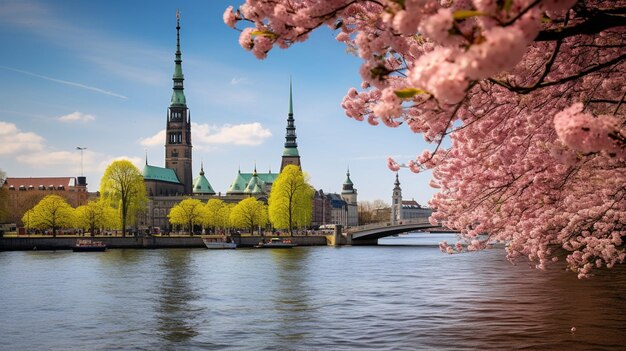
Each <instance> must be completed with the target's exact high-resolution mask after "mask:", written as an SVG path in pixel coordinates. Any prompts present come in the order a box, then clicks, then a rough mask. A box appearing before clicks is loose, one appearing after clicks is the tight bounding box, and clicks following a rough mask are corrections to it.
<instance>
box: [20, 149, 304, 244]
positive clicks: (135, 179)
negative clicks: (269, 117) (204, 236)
mask: <svg viewBox="0 0 626 351" xmlns="http://www.w3.org/2000/svg"><path fill="white" fill-rule="evenodd" d="M313 193H314V190H313V187H311V186H310V185H309V184H308V181H307V179H306V177H305V175H304V174H303V173H302V171H301V170H300V168H299V167H297V166H292V165H290V166H287V167H285V168H284V169H283V171H282V172H281V173H280V175H279V176H278V177H277V179H276V181H275V182H274V184H273V186H272V190H271V192H270V196H269V199H268V205H265V203H264V202H263V201H260V200H257V199H256V198H254V197H250V198H246V199H243V200H241V201H240V202H239V203H237V204H227V203H225V202H224V201H222V200H219V199H210V200H209V201H208V202H207V203H202V202H201V201H200V200H198V199H193V198H188V199H185V200H183V201H181V202H179V203H178V204H177V205H176V206H174V207H173V208H172V210H171V211H170V213H169V214H168V218H169V220H170V223H172V224H173V225H179V226H182V227H184V228H186V229H188V230H189V232H193V228H194V226H202V227H204V228H208V229H209V230H213V231H216V230H220V229H231V228H242V229H249V230H250V232H251V233H252V232H254V229H255V228H264V227H266V226H267V225H268V224H269V223H271V225H272V227H273V228H277V229H286V230H288V231H289V233H290V234H292V232H293V229H294V228H297V227H305V226H308V225H310V224H311V219H312V199H313ZM146 202H147V197H146V189H145V186H144V183H143V177H142V175H141V173H140V172H139V170H138V169H137V167H135V166H134V165H133V164H132V163H131V162H129V161H127V160H119V161H114V162H113V163H111V164H110V165H109V166H108V167H107V169H106V171H105V173H104V175H103V177H102V180H101V182H100V198H99V199H97V200H93V201H89V202H88V203H87V204H86V205H82V206H79V207H77V208H73V207H72V206H70V205H69V204H68V203H67V202H66V201H65V199H64V198H63V197H61V196H58V195H48V196H46V197H44V198H43V199H42V200H41V201H40V202H39V203H37V205H35V206H34V207H33V208H31V209H29V210H28V211H26V213H25V214H24V215H23V217H22V222H23V223H24V225H25V226H26V228H27V229H45V230H48V229H50V230H51V231H52V234H53V236H56V234H57V230H58V229H59V228H78V229H82V230H84V231H89V232H90V233H92V234H93V233H95V231H96V229H122V233H123V235H126V228H127V226H128V225H129V224H132V223H133V222H134V220H135V219H136V216H137V215H138V214H139V213H141V212H143V211H144V210H145V204H146Z"/></svg>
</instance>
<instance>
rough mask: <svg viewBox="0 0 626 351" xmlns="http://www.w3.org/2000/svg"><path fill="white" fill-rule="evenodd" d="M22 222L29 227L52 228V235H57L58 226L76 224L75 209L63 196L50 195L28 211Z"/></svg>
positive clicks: (63, 226) (65, 226) (64, 226)
mask: <svg viewBox="0 0 626 351" xmlns="http://www.w3.org/2000/svg"><path fill="white" fill-rule="evenodd" d="M22 222H24V223H25V224H26V226H27V227H28V228H38V229H52V235H53V236H56V235H57V229H58V228H67V227H73V226H74V209H73V208H72V206H70V205H69V204H68V203H67V202H66V201H65V199H64V198H62V197H61V196H59V195H48V196H46V197H44V198H43V199H41V201H39V203H38V204H37V205H35V207H33V208H32V209H31V210H28V211H26V213H25V214H24V216H23V217H22Z"/></svg>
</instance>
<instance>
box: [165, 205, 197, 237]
mask: <svg viewBox="0 0 626 351" xmlns="http://www.w3.org/2000/svg"><path fill="white" fill-rule="evenodd" d="M205 217H206V207H205V206H204V205H203V204H202V202H201V201H200V200H198V199H192V198H187V199H184V200H183V201H181V202H179V203H177V204H176V206H174V207H172V209H171V210H170V213H169V214H168V215H167V218H169V219H170V223H172V224H174V225H181V226H183V227H185V228H187V229H188V230H189V233H191V235H193V226H194V225H196V224H201V223H202V219H203V218H205Z"/></svg>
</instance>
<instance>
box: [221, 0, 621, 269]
mask: <svg viewBox="0 0 626 351" xmlns="http://www.w3.org/2000/svg"><path fill="white" fill-rule="evenodd" d="M625 15H626V6H625V5H624V1H615V2H613V1H600V0H598V1H595V0H594V1H591V0H585V1H583V0H558V1H557V0H536V1H527V0H505V1H466V0H448V1H440V0H420V1H395V0H385V1H368V0H355V1H349V2H347V1H340V0H328V1H317V0H302V1H298V2H293V1H291V0H276V1H274V2H272V4H271V6H268V4H267V3H266V2H264V1H253V0H247V1H246V4H245V6H242V7H241V8H240V9H239V10H237V11H233V8H232V7H229V8H228V9H227V10H226V12H225V13H224V22H225V23H226V24H227V25H229V26H231V27H234V26H235V25H237V24H240V25H248V24H249V25H251V26H254V27H248V28H241V35H240V37H239V43H240V44H241V45H242V46H243V47H244V48H245V49H246V50H251V51H252V52H253V53H254V55H255V56H257V57H258V58H264V57H265V56H266V55H267V53H268V51H269V50H270V49H271V48H272V47H273V46H279V47H281V48H286V47H289V46H291V45H293V44H294V43H297V42H301V41H304V40H306V39H307V38H308V36H309V33H310V32H312V31H313V30H315V29H317V28H319V27H321V26H326V25H328V26H330V27H332V28H333V29H334V30H336V31H337V36H336V39H337V40H338V41H340V42H343V43H345V44H346V45H347V46H348V49H349V51H350V52H352V53H355V54H357V55H358V56H359V57H360V58H361V59H362V60H363V65H362V66H361V69H360V74H361V77H362V79H363V82H362V84H361V88H360V89H359V90H357V89H355V88H352V89H350V90H349V91H348V93H347V95H346V97H345V98H344V99H343V102H342V107H343V108H344V109H345V111H346V114H347V115H348V116H349V117H352V118H354V119H356V120H359V121H362V120H367V121H368V122H369V123H370V124H372V125H377V124H379V123H380V122H382V123H383V124H384V125H386V126H388V127H394V128H395V127H399V126H400V125H404V126H407V127H408V128H409V129H410V130H411V131H412V132H415V133H421V134H423V136H424V138H425V140H426V141H427V142H429V143H432V144H433V146H432V148H430V150H425V151H423V152H421V153H419V154H418V155H417V156H416V158H415V159H413V160H410V161H409V162H408V163H407V164H406V165H402V164H400V163H397V162H396V161H395V160H393V159H391V158H390V159H389V160H388V165H389V168H391V169H392V170H397V169H398V168H399V167H401V166H406V167H408V168H410V169H411V170H412V171H414V172H419V171H422V170H424V169H431V170H432V171H433V172H432V174H433V180H432V181H431V186H433V187H435V188H438V189H439V192H438V194H436V195H435V196H434V198H433V199H431V201H430V202H429V205H430V207H432V208H434V209H435V210H436V212H435V213H434V215H433V218H432V220H433V221H438V222H443V224H445V225H446V226H447V227H449V228H454V229H458V230H460V231H461V233H462V235H463V236H464V237H465V240H466V241H468V245H458V246H456V248H455V247H451V246H448V245H446V244H444V245H442V249H443V250H444V251H446V252H451V253H452V252H455V251H456V250H457V249H463V248H465V247H466V248H468V249H470V250H478V249H482V248H485V247H486V246H487V245H486V244H487V243H488V242H492V241H503V242H507V243H508V245H507V247H508V252H507V253H508V258H509V259H511V260H513V259H515V258H517V257H521V256H526V257H528V258H529V259H530V260H531V261H534V262H536V263H537V267H539V268H544V267H545V266H546V265H547V264H548V263H550V262H552V261H555V260H559V259H560V258H559V255H558V254H557V253H558V252H560V250H565V251H566V252H568V255H567V257H566V261H567V263H568V265H569V266H570V267H571V268H572V269H573V270H576V271H577V272H578V276H579V277H585V276H588V275H589V274H590V273H591V270H592V269H593V268H595V267H601V266H608V267H612V266H613V265H614V264H616V263H618V262H623V261H624V259H625V257H626V253H625V252H624V244H623V238H624V218H625V216H626V201H625V199H626V186H625V184H626V103H625V98H626V90H625V89H626V88H625V87H626V81H625V77H626V50H625V48H626V40H625V39H624V38H625V37H624V16H625ZM444 140H446V141H447V140H449V141H450V142H449V143H448V142H446V143H443V142H444ZM445 145H450V146H449V147H446V146H445ZM418 152H419V151H418V150H416V153H418ZM481 234H487V235H481Z"/></svg>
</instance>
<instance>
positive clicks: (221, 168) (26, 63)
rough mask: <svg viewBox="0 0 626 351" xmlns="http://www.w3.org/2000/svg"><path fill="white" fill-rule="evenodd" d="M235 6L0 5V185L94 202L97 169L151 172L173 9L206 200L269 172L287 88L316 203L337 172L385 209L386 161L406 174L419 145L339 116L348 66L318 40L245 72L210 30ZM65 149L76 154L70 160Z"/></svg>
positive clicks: (331, 45)
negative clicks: (121, 166) (25, 182)
mask: <svg viewBox="0 0 626 351" xmlns="http://www.w3.org/2000/svg"><path fill="white" fill-rule="evenodd" d="M242 2H243V0H240V1H222V0H211V1H205V0H198V1H171V0H170V1H166V0H156V1H118V0H109V1H72V0H64V1H37V0H16V1H13V0H0V47H2V52H3V55H1V56H0V82H1V84H0V169H1V170H3V171H4V172H5V173H6V175H7V176H8V177H53V176H54V177H62V176H79V175H81V173H82V174H84V175H85V176H86V177H87V182H88V184H89V185H88V190H89V191H97V190H98V187H99V185H100V179H101V177H102V175H103V174H104V170H105V169H106V167H107V165H108V164H110V163H111V162H112V161H114V160H116V159H122V158H125V159H129V160H131V161H132V162H133V163H134V164H135V165H136V166H137V167H139V169H140V170H141V169H143V165H144V164H145V162H146V156H147V159H148V163H149V164H151V165H155V166H164V163H165V148H164V144H165V134H164V133H165V123H166V113H167V108H168V106H169V103H170V97H171V94H172V74H173V72H174V52H175V50H176V10H177V9H179V10H180V13H181V33H180V35H181V51H182V59H183V63H182V67H183V73H184V75H185V82H184V86H185V96H186V99H187V106H188V108H189V109H190V112H191V120H192V144H193V172H194V177H195V176H196V175H197V174H198V173H199V172H200V165H201V163H202V164H203V165H204V171H205V175H206V177H207V179H208V180H209V182H210V183H211V185H212V187H213V188H214V189H215V191H216V192H222V193H224V192H226V190H227V189H228V187H229V185H230V183H231V182H232V181H233V179H234V178H235V176H236V174H237V170H238V169H241V171H242V172H252V170H253V169H254V167H255V164H256V167H257V170H258V171H259V172H267V171H268V170H271V171H273V172H277V171H278V170H279V168H280V160H281V156H282V151H283V144H284V142H285V127H286V125H287V122H286V119H287V112H288V100H289V79H290V77H291V79H292V80H293V106H294V118H295V124H296V133H297V136H298V139H297V142H298V150H299V152H300V156H301V162H302V168H303V170H304V171H305V172H306V173H308V174H309V176H310V182H311V184H312V185H313V186H314V187H315V188H316V189H323V190H324V192H327V193H328V192H340V191H341V186H342V183H343V182H344V180H345V178H346V170H347V168H348V167H349V169H350V178H351V179H352V181H353V183H354V186H355V188H356V189H357V190H358V200H359V201H373V200H377V199H380V200H383V201H385V202H387V203H390V202H391V193H392V189H393V187H394V185H393V183H394V181H395V173H393V172H391V171H390V170H389V169H388V168H387V167H386V159H387V157H388V156H393V157H394V158H396V160H397V161H399V162H406V161H408V160H410V159H412V158H414V157H415V155H417V154H420V153H421V152H422V151H423V150H424V149H427V148H430V149H432V146H431V145H428V144H426V143H425V142H424V141H423V138H422V136H421V135H417V134H414V133H412V132H411V131H410V130H409V129H408V127H405V126H401V127H399V128H388V127H385V126H383V125H382V124H381V125H379V126H375V127H374V126H370V125H369V124H367V123H366V122H358V121H356V120H354V119H351V118H348V117H346V115H345V113H344V111H343V109H342V108H341V101H342V99H343V97H344V96H345V94H346V92H347V91H348V89H349V88H350V87H358V86H359V85H360V83H361V79H360V77H359V75H358V69H359V66H360V60H359V59H358V58H357V57H355V56H354V55H352V54H349V53H347V52H346V50H345V46H344V45H343V44H341V43H339V42H337V41H336V40H335V39H334V36H335V35H336V33H333V32H332V31H331V30H330V29H326V28H324V29H321V30H318V31H317V32H315V33H314V34H313V35H311V37H310V39H309V40H308V41H306V42H304V43H298V44H295V45H294V46H292V47H291V48H289V49H287V50H283V49H279V48H274V49H273V50H272V51H271V52H270V53H269V55H268V57H267V58H266V59H265V60H258V59H256V58H255V57H254V55H253V54H252V53H251V52H247V51H245V50H244V49H243V48H241V47H240V46H239V43H238V38H239V32H238V31H236V30H233V29H231V28H229V27H228V26H226V25H225V24H224V23H223V21H222V15H223V13H224V10H225V9H226V8H227V7H228V6H230V5H233V6H234V7H235V8H237V7H238V6H239V5H240V4H241V3H242ZM77 147H81V148H86V149H85V150H83V151H82V161H81V151H79V150H77ZM399 177H400V182H401V187H402V194H403V198H405V199H411V198H414V199H415V200H417V201H418V202H419V203H420V204H426V202H427V201H428V199H429V198H430V197H431V196H432V195H433V194H434V189H432V188H430V187H429V186H428V182H429V179H430V177H431V174H430V172H425V173H420V174H414V173H411V172H410V171H409V170H408V169H406V168H403V169H401V170H400V172H399Z"/></svg>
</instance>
